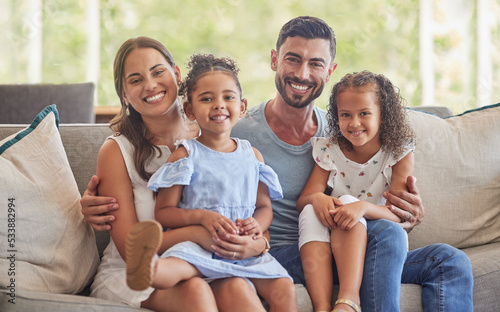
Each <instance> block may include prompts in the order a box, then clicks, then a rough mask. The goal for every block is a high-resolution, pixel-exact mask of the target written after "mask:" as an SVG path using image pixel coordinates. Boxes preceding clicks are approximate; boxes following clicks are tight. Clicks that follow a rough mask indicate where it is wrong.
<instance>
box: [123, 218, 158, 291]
mask: <svg viewBox="0 0 500 312" xmlns="http://www.w3.org/2000/svg"><path fill="white" fill-rule="evenodd" d="M161 241H162V227H161V225H160V223H158V222H157V221H155V220H146V221H142V222H139V223H136V224H135V225H134V226H133V227H132V229H130V232H129V233H128V235H127V241H126V243H125V252H126V255H125V256H126V263H127V285H128V287H130V288H131V289H133V290H145V289H146V288H148V287H149V286H151V284H152V283H153V274H154V271H155V269H156V263H157V261H158V255H157V252H158V249H159V248H160V244H161Z"/></svg>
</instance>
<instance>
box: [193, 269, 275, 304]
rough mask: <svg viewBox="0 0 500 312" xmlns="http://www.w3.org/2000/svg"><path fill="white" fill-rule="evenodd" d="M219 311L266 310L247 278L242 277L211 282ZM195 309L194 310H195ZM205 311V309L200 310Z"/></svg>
mask: <svg viewBox="0 0 500 312" xmlns="http://www.w3.org/2000/svg"><path fill="white" fill-rule="evenodd" d="M210 287H212V291H213V294H214V296H215V300H216V301H217V307H218V309H219V311H221V312H224V311H228V312H229V311H231V312H232V311H242V312H265V311H266V310H265V309H264V306H262V303H261V301H260V298H259V296H258V295H257V293H256V292H255V290H254V289H253V287H252V285H250V283H248V281H247V280H245V279H243V278H240V277H228V278H224V279H218V280H215V281H213V282H211V283H210ZM193 311H194V310H193ZM198 311H205V310H198Z"/></svg>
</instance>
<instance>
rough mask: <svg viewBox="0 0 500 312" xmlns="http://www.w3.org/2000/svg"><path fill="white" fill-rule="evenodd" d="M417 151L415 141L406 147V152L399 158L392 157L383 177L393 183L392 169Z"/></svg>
mask: <svg viewBox="0 0 500 312" xmlns="http://www.w3.org/2000/svg"><path fill="white" fill-rule="evenodd" d="M414 151H415V141H411V142H410V143H408V144H407V145H406V146H405V147H404V151H403V153H402V154H401V156H399V157H398V158H396V157H394V155H391V156H390V157H389V159H388V161H387V163H386V165H385V167H384V169H383V175H384V176H385V177H386V179H387V181H391V178H392V167H393V166H394V165H395V164H397V163H398V162H399V161H400V160H401V159H403V158H404V157H405V156H406V155H408V154H409V153H412V152H414Z"/></svg>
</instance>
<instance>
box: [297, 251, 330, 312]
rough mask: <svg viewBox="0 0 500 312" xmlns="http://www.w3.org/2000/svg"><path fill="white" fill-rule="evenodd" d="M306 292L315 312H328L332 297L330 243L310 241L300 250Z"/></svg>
mask: <svg viewBox="0 0 500 312" xmlns="http://www.w3.org/2000/svg"><path fill="white" fill-rule="evenodd" d="M300 257H301V259H302V267H303V268H304V278H305V280H306V285H307V291H308V292H309V296H311V301H312V304H313V307H314V310H315V311H330V310H331V309H332V297H333V273H332V249H331V246H330V243H325V242H317V241H312V242H309V243H306V244H304V245H303V246H302V248H300Z"/></svg>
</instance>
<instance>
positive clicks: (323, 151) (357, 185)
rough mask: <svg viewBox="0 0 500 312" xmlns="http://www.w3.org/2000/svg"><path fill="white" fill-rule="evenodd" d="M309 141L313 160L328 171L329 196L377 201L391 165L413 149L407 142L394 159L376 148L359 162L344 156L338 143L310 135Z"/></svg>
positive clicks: (381, 200) (385, 187) (379, 202)
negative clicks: (375, 151)
mask: <svg viewBox="0 0 500 312" xmlns="http://www.w3.org/2000/svg"><path fill="white" fill-rule="evenodd" d="M311 144H312V145H313V157H314V160H315V161H316V163H317V164H318V165H319V166H320V167H321V168H323V169H324V170H327V171H330V176H329V178H328V186H330V187H332V189H333V191H332V194H331V196H334V197H340V196H342V195H346V194H349V195H352V196H354V197H356V198H358V199H359V200H364V201H367V202H371V203H374V204H377V205H384V204H385V199H384V197H383V196H382V193H383V192H384V191H386V190H388V189H389V186H390V183H391V177H392V166H394V165H395V164H397V163H398V161H400V160H401V159H402V158H403V157H405V156H406V155H407V154H408V153H410V152H413V150H414V149H415V148H414V144H413V143H411V144H409V145H408V146H407V147H405V151H404V153H403V155H401V156H400V157H399V158H398V159H396V158H394V157H393V155H392V154H389V153H387V152H385V151H383V150H382V149H380V150H379V151H378V152H377V153H376V154H375V155H374V156H373V157H372V158H371V159H370V160H369V161H367V162H366V163H364V164H359V163H356V162H354V161H352V160H349V159H348V158H347V157H345V155H344V153H342V151H341V150H340V147H339V146H338V145H337V144H332V143H330V142H329V140H328V138H312V139H311Z"/></svg>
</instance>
